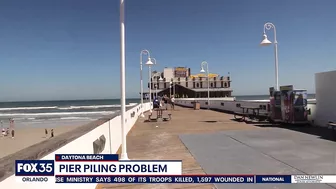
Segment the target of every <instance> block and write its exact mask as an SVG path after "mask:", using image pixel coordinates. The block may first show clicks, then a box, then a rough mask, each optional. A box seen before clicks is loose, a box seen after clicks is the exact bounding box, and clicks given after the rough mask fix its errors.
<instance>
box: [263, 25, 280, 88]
mask: <svg viewBox="0 0 336 189" xmlns="http://www.w3.org/2000/svg"><path fill="white" fill-rule="evenodd" d="M272 28H273V29H274V42H273V43H274V56H275V57H274V58H275V85H276V90H279V65H278V41H277V37H276V29H275V26H274V24H272V23H270V22H267V23H266V24H265V25H264V34H263V40H262V41H261V43H260V45H261V46H268V45H270V44H272V42H271V41H269V40H268V39H267V35H266V30H270V29H272Z"/></svg>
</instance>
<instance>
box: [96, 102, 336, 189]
mask: <svg viewBox="0 0 336 189" xmlns="http://www.w3.org/2000/svg"><path fill="white" fill-rule="evenodd" d="M147 115H148V114H147ZM232 118H233V115H231V114H226V113H220V112H215V111H211V110H192V109H189V108H181V107H177V108H176V110H174V111H172V120H171V121H169V122H158V123H157V122H144V120H145V119H139V120H138V121H137V123H136V124H135V126H134V127H133V129H132V130H131V132H130V133H129V135H128V137H127V142H128V143H127V147H128V155H129V158H130V159H134V160H136V159H139V160H141V159H145V160H146V159H158V160H179V159H180V160H182V161H183V174H270V175H274V174H288V175H291V174H335V173H336V145H335V141H334V138H336V137H335V136H334V135H333V133H332V132H330V130H328V129H323V128H318V127H309V126H299V127H291V126H288V125H287V126H286V125H285V126H283V127H278V126H276V125H270V124H265V123H264V124H262V123H253V124H252V123H250V124H247V123H245V122H236V121H233V120H232ZM119 187H121V188H125V189H126V188H127V189H128V188H155V189H156V188H159V189H163V188H169V189H170V188H173V189H177V188H196V189H200V188H209V189H212V188H218V189H230V188H240V189H268V188H276V189H293V188H294V189H315V188H319V189H333V188H334V189H335V188H336V184H319V185H315V184H313V185H310V184H293V185H287V184H278V185H275V184H264V185H261V184H254V185H251V184H248V185H247V184H246V185H244V184H243V185H236V184H235V185H232V184H217V185H216V186H215V185H212V184H206V185H199V184H163V185H162V184H161V185H156V184H147V185H146V184H143V185H114V184H106V185H97V188H99V189H103V188H104V189H110V188H119Z"/></svg>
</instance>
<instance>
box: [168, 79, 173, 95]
mask: <svg viewBox="0 0 336 189" xmlns="http://www.w3.org/2000/svg"><path fill="white" fill-rule="evenodd" d="M172 84H173V82H172V81H171V82H169V98H171V88H172Z"/></svg>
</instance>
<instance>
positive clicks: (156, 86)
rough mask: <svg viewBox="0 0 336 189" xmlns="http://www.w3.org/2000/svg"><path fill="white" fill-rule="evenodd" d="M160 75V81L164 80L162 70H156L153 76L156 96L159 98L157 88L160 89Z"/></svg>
mask: <svg viewBox="0 0 336 189" xmlns="http://www.w3.org/2000/svg"><path fill="white" fill-rule="evenodd" d="M158 75H160V78H159V82H162V81H163V78H162V77H161V72H156V73H155V75H154V76H153V78H154V80H155V97H156V98H157V96H158V93H157V89H158V85H159V83H158V81H157V76H158Z"/></svg>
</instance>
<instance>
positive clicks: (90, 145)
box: [0, 103, 149, 189]
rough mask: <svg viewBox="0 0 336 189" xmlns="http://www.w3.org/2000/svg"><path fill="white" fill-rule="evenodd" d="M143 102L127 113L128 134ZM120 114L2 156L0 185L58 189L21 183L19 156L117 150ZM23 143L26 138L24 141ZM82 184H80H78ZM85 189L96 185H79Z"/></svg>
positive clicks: (146, 106)
mask: <svg viewBox="0 0 336 189" xmlns="http://www.w3.org/2000/svg"><path fill="white" fill-rule="evenodd" d="M142 108H143V111H148V110H149V103H144V106H143V107H142ZM140 114H141V104H139V105H137V106H134V107H130V108H128V109H127V112H126V118H125V120H126V125H125V127H126V132H127V133H128V132H129V131H130V130H131V129H132V127H133V125H134V124H135V122H136V121H137V119H138V116H139V115H140ZM120 122H121V120H120V113H116V114H113V115H112V116H111V117H109V118H102V119H99V120H96V121H94V122H91V123H89V124H86V125H83V126H81V127H79V128H76V129H74V130H72V131H70V132H67V133H63V134H61V135H59V136H56V137H55V138H52V139H49V140H45V141H43V142H40V143H38V144H35V145H33V146H30V147H28V148H26V149H23V150H21V151H18V152H16V153H14V154H11V155H9V156H6V157H4V158H1V159H0V181H1V182H0V188H11V189H19V188H20V189H21V188H25V189H29V188H44V187H48V188H59V187H60V186H59V185H56V184H47V185H46V184H42V183H29V184H28V183H25V184H23V183H18V182H17V181H16V180H15V179H16V178H15V176H14V171H15V170H14V168H15V167H14V162H15V160H17V159H22V160H24V159H27V160H34V159H43V160H47V159H49V160H50V159H54V158H55V154H93V153H96V154H100V153H107V154H109V153H116V152H117V151H118V149H119V147H120V145H121V126H120ZM23 142H24V141H23ZM76 185H77V184H71V185H63V186H62V188H75V187H76ZM79 185H80V186H79ZM78 186H79V187H80V188H81V189H83V188H95V184H85V185H82V184H78Z"/></svg>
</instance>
